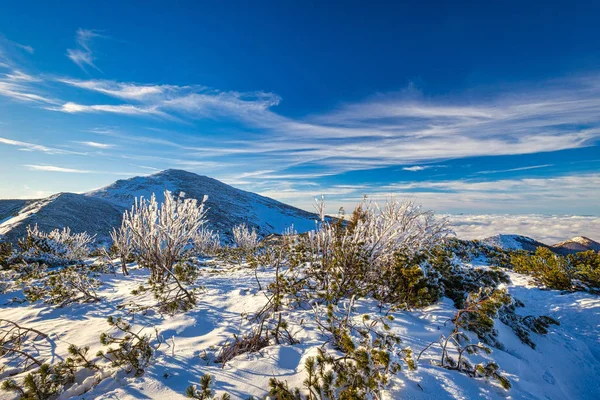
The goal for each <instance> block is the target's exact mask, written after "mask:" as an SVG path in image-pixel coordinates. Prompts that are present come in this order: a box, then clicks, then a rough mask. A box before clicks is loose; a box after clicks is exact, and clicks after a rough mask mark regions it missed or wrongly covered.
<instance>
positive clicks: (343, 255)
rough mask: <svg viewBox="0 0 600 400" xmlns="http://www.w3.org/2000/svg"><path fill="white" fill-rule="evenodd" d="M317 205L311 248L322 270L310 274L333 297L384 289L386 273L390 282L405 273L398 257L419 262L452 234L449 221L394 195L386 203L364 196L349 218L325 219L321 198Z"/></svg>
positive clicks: (311, 258) (311, 256)
mask: <svg viewBox="0 0 600 400" xmlns="http://www.w3.org/2000/svg"><path fill="white" fill-rule="evenodd" d="M315 208H316V211H317V213H318V214H319V216H320V221H319V222H318V223H317V228H316V229H315V230H314V231H311V232H309V233H308V236H307V247H308V249H309V251H308V254H309V260H308V261H309V264H310V265H313V266H317V265H318V266H319V268H318V269H317V270H316V271H313V272H315V273H314V274H310V271H307V272H309V275H312V276H313V277H314V281H317V282H318V283H317V289H318V290H325V291H326V292H327V293H328V297H329V299H330V300H335V299H339V298H341V297H345V296H349V295H351V294H353V293H356V290H359V291H363V290H367V291H368V292H370V293H380V292H381V291H382V290H381V289H382V287H383V286H385V285H383V282H382V277H383V276H386V277H387V280H388V281H389V280H390V279H395V278H396V277H397V275H398V273H404V272H405V268H404V266H403V265H400V266H399V268H396V267H397V266H396V264H397V261H398V257H399V255H402V257H403V258H405V259H410V260H415V259H417V258H418V256H421V255H424V254H426V253H429V252H430V251H431V250H432V249H433V248H434V247H435V246H437V245H439V244H440V243H442V242H443V241H444V240H445V238H446V237H447V236H448V235H449V234H450V229H449V228H448V224H447V221H446V220H444V219H436V218H435V217H434V214H433V212H432V211H425V210H422V209H421V207H419V206H417V205H415V204H414V203H412V202H399V201H397V200H396V199H395V198H391V199H389V200H388V201H387V202H386V203H385V204H384V205H383V206H379V205H378V204H377V203H374V202H370V201H367V200H366V199H365V200H363V202H362V203H361V204H360V205H359V206H358V207H357V208H356V210H355V211H354V213H353V214H352V217H351V219H350V220H349V221H344V220H343V216H340V217H339V218H338V219H337V220H333V221H332V220H327V219H326V218H325V206H324V201H323V199H321V201H316V207H315ZM413 266H414V265H409V267H413ZM414 272H415V273H417V272H419V271H414ZM423 273H424V271H423ZM423 273H421V274H419V275H422V274H423ZM319 274H321V275H324V276H323V277H320V275H319ZM379 297H380V298H381V296H379Z"/></svg>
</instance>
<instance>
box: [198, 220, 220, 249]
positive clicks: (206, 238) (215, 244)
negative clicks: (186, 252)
mask: <svg viewBox="0 0 600 400" xmlns="http://www.w3.org/2000/svg"><path fill="white" fill-rule="evenodd" d="M220 248H221V237H220V235H219V232H214V231H212V230H210V229H207V228H206V227H204V226H203V227H202V228H200V232H198V235H197V236H196V238H195V240H194V254H195V255H198V256H211V255H215V254H217V253H218V251H219V249H220Z"/></svg>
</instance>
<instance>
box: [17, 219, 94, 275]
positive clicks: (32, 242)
mask: <svg viewBox="0 0 600 400" xmlns="http://www.w3.org/2000/svg"><path fill="white" fill-rule="evenodd" d="M94 238H95V236H90V235H88V234H87V233H86V232H82V233H71V229H70V228H68V227H66V228H63V229H62V230H58V229H55V230H53V231H52V232H50V233H45V232H42V231H40V230H39V228H38V226H37V225H35V226H34V227H33V228H32V227H31V226H28V227H27V236H26V237H25V238H23V239H21V240H19V246H20V247H21V249H22V250H23V254H22V257H23V259H24V260H25V261H28V262H43V263H46V264H48V265H60V264H74V263H77V262H80V261H82V260H83V259H84V258H86V257H87V256H88V255H89V254H90V245H91V244H92V243H93V242H94Z"/></svg>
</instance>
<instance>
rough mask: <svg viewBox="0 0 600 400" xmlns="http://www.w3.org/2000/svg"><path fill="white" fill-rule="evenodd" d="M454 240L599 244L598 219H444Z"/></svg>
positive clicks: (584, 217) (485, 216)
mask: <svg viewBox="0 0 600 400" xmlns="http://www.w3.org/2000/svg"><path fill="white" fill-rule="evenodd" d="M445 217H447V218H448V219H449V221H450V223H451V224H452V227H453V229H454V231H455V232H456V236H457V237H459V238H461V239H484V238H486V237H489V236H493V235H497V234H501V233H505V234H518V235H523V236H529V237H531V238H534V239H536V240H539V241H541V242H543V243H546V244H554V243H557V242H561V241H563V240H567V239H571V238H573V237H575V236H586V237H588V238H590V239H593V240H596V241H599V240H600V217H594V216H576V215H563V216H561V215H464V214H463V215H446V216H445Z"/></svg>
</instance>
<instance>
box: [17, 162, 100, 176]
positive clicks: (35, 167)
mask: <svg viewBox="0 0 600 400" xmlns="http://www.w3.org/2000/svg"><path fill="white" fill-rule="evenodd" d="M24 167H27V168H29V169H30V170H32V171H46V172H65V173H70V174H90V173H92V172H93V171H88V170H84V169H74V168H64V167H57V166H55V165H32V164H26V165H24Z"/></svg>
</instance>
